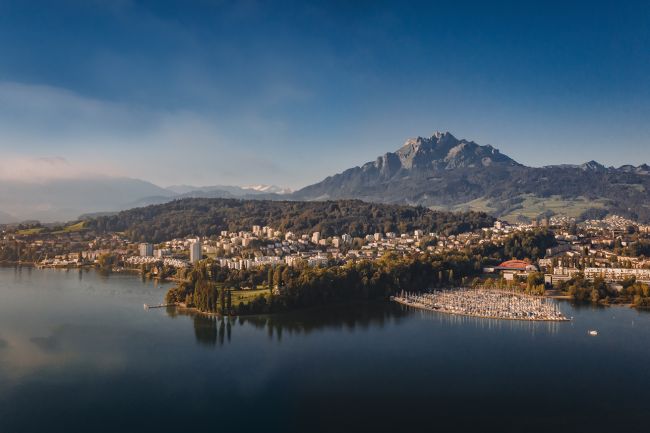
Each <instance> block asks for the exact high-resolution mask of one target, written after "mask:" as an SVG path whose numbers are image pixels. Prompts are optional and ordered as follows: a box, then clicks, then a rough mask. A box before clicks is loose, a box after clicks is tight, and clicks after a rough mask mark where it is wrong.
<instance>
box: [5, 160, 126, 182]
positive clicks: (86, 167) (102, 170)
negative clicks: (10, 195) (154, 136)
mask: <svg viewBox="0 0 650 433" xmlns="http://www.w3.org/2000/svg"><path fill="white" fill-rule="evenodd" d="M124 175H125V173H124V172H122V171H120V170H119V168H117V167H113V166H111V165H109V164H98V163H94V164H91V163H84V164H71V163H70V162H69V161H68V160H67V159H65V158H63V157H61V156H52V157H22V156H13V157H12V156H8V157H4V158H2V159H1V160H0V180H12V181H20V182H31V183H43V182H46V181H48V180H52V179H82V178H94V177H98V176H124Z"/></svg>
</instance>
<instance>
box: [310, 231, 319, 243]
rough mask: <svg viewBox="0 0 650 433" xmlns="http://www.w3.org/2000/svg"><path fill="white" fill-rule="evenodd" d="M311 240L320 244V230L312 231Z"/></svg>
mask: <svg viewBox="0 0 650 433" xmlns="http://www.w3.org/2000/svg"><path fill="white" fill-rule="evenodd" d="M311 241H312V242H313V243H315V244H318V242H319V241H320V232H314V233H312V235H311Z"/></svg>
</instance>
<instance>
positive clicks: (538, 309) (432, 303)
mask: <svg viewBox="0 0 650 433" xmlns="http://www.w3.org/2000/svg"><path fill="white" fill-rule="evenodd" d="M391 299H392V300H393V301H395V302H398V303H400V304H403V305H408V306H410V307H414V308H420V309H424V310H430V311H439V312H441V313H448V314H457V315H462V316H473V317H483V318H489V319H506V320H530V321H547V322H548V321H552V322H563V321H568V320H569V319H567V318H566V317H565V316H564V315H563V314H562V312H561V311H560V309H559V308H558V305H557V303H556V302H555V301H553V300H550V299H546V298H543V297H540V296H531V295H526V294H522V293H515V292H508V291H502V290H485V289H455V290H436V291H433V292H430V293H409V292H404V291H402V292H401V293H400V295H399V296H393V297H391Z"/></svg>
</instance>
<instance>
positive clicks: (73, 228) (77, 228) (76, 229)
mask: <svg viewBox="0 0 650 433" xmlns="http://www.w3.org/2000/svg"><path fill="white" fill-rule="evenodd" d="M83 230H86V228H85V227H84V222H83V221H79V222H78V223H76V224H71V225H69V226H66V227H64V228H63V230H59V231H56V232H52V233H53V234H61V233H73V232H80V231H83Z"/></svg>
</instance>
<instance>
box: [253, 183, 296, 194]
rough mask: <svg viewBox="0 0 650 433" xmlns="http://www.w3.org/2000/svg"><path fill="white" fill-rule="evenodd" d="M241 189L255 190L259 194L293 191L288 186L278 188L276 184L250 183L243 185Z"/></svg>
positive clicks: (288, 192)
mask: <svg viewBox="0 0 650 433" xmlns="http://www.w3.org/2000/svg"><path fill="white" fill-rule="evenodd" d="M242 189H244V190H246V191H255V192H258V193H260V194H279V195H282V194H291V193H292V192H293V191H291V189H289V188H280V187H279V186H276V185H250V186H243V187H242Z"/></svg>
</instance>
